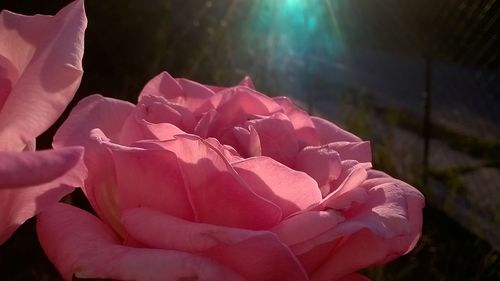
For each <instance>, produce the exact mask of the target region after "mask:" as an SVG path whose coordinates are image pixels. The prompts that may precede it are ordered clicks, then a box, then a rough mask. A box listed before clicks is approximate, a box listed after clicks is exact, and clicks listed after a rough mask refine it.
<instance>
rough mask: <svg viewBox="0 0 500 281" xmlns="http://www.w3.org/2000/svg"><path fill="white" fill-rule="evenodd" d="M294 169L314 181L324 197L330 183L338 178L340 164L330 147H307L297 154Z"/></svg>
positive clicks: (336, 154) (337, 155) (335, 152)
mask: <svg viewBox="0 0 500 281" xmlns="http://www.w3.org/2000/svg"><path fill="white" fill-rule="evenodd" d="M294 168H295V169H296V170H299V171H303V172H305V173H306V174H308V175H309V176H311V177H312V178H313V179H315V180H316V182H317V183H318V185H319V187H320V190H321V191H322V195H323V196H326V195H328V193H329V192H330V185H331V183H332V182H334V181H335V180H336V179H338V178H339V176H340V174H341V171H342V164H341V161H340V155H339V154H338V152H337V151H335V150H333V149H331V148H330V147H328V146H308V147H305V148H304V149H302V151H300V152H299V153H298V154H297V156H296V158H295V164H294Z"/></svg>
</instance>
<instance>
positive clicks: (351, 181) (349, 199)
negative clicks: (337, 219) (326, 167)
mask: <svg viewBox="0 0 500 281" xmlns="http://www.w3.org/2000/svg"><path fill="white" fill-rule="evenodd" d="M369 168H371V163H358V162H357V161H355V160H344V161H342V172H341V173H340V176H339V177H338V178H337V179H336V180H335V181H334V182H332V184H331V189H332V192H331V193H329V194H328V195H327V196H326V197H325V198H323V201H321V203H320V206H321V207H327V208H332V209H336V210H340V209H346V208H348V207H350V206H351V204H352V203H353V202H358V203H361V202H363V201H364V200H365V198H366V190H364V189H362V188H359V185H360V184H361V183H362V182H363V181H364V180H365V179H366V178H367V175H368V174H367V170H368V169H369Z"/></svg>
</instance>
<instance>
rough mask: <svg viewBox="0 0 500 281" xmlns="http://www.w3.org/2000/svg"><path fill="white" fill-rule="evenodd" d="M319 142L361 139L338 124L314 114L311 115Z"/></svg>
mask: <svg viewBox="0 0 500 281" xmlns="http://www.w3.org/2000/svg"><path fill="white" fill-rule="evenodd" d="M311 120H312V122H313V123H314V127H315V128H316V133H317V134H318V137H319V141H320V143H321V144H327V143H331V142H338V141H348V142H360V141H361V139H360V138H359V137H357V136H355V135H354V134H352V133H349V132H348V131H346V130H344V129H342V128H340V127H339V126H337V125H335V124H333V123H331V122H329V121H327V120H325V119H323V118H320V117H316V116H311Z"/></svg>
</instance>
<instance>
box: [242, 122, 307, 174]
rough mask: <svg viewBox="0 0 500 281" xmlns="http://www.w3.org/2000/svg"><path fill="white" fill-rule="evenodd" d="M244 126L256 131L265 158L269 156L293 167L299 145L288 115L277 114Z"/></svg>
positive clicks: (246, 123)
mask: <svg viewBox="0 0 500 281" xmlns="http://www.w3.org/2000/svg"><path fill="white" fill-rule="evenodd" d="M243 126H245V127H247V128H249V127H250V126H251V127H253V128H254V129H255V131H256V132H257V134H258V136H259V143H260V148H261V153H262V155H263V156H269V157H271V158H273V159H275V160H277V161H279V162H281V163H283V164H285V165H287V166H291V165H293V162H294V160H295V157H296V155H297V153H298V152H299V144H298V143H297V140H296V138H295V133H294V130H293V126H292V124H291V123H290V120H288V118H287V117H286V115H284V114H283V113H275V114H273V115H271V116H269V117H267V118H259V119H253V120H250V121H247V122H245V123H244V125H243Z"/></svg>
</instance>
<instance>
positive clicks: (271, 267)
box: [123, 208, 307, 280]
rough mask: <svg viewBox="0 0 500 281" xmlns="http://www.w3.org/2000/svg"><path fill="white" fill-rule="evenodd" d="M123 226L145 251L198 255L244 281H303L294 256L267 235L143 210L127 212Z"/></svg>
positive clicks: (300, 268) (301, 272)
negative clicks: (207, 258) (225, 268)
mask: <svg viewBox="0 0 500 281" xmlns="http://www.w3.org/2000/svg"><path fill="white" fill-rule="evenodd" d="M123 223H124V225H125V227H126V229H127V231H128V232H129V234H130V235H131V236H132V237H133V238H134V239H137V240H138V241H140V242H141V243H144V244H145V245H147V246H149V247H153V248H159V249H173V250H179V251H187V252H196V253H199V254H200V255H203V256H206V257H209V258H210V259H212V260H214V261H217V262H218V263H219V264H222V265H224V266H227V267H228V268H231V269H232V270H234V271H235V272H237V273H238V274H240V275H241V276H243V277H245V278H246V280H307V276H306V274H305V272H304V270H303V269H302V267H301V266H300V264H299V263H298V261H297V260H296V258H295V256H294V255H293V254H292V253H291V252H290V251H289V250H288V248H287V247H286V246H284V245H283V244H282V243H281V242H280V241H279V240H278V238H277V237H276V236H275V235H274V234H272V233H270V232H267V231H251V230H244V229H237V228H228V227H221V226H216V225H212V224H201V223H193V222H189V221H185V220H181V219H179V218H175V217H171V216H168V215H166V214H163V213H160V212H157V211H153V210H149V209H144V208H139V209H133V210H128V211H127V212H126V213H125V214H124V218H123ZM151 225H154V226H155V228H151V227H150V226H151Z"/></svg>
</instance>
